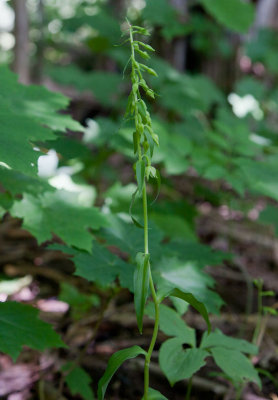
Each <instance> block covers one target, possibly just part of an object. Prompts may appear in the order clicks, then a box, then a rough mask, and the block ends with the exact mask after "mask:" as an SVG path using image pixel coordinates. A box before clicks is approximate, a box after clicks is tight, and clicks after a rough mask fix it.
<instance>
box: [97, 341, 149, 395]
mask: <svg viewBox="0 0 278 400" xmlns="http://www.w3.org/2000/svg"><path fill="white" fill-rule="evenodd" d="M140 354H142V355H144V356H145V355H146V352H145V350H143V349H142V348H141V347H139V346H133V347H129V348H128V349H124V350H120V351H117V352H116V353H114V354H113V355H112V356H111V358H110V359H109V361H108V365H107V368H106V371H105V373H104V375H103V376H102V378H101V380H100V381H99V384H98V400H103V399H104V396H105V392H106V389H107V386H108V384H109V382H110V380H111V379H112V377H113V375H114V374H115V372H116V371H117V369H118V368H119V367H120V366H121V365H122V363H123V362H124V361H126V360H129V359H130V358H135V357H137V356H139V355H140Z"/></svg>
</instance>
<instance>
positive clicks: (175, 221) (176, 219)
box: [150, 212, 196, 240]
mask: <svg viewBox="0 0 278 400" xmlns="http://www.w3.org/2000/svg"><path fill="white" fill-rule="evenodd" d="M150 218H151V220H152V221H153V222H154V223H155V224H156V225H157V226H158V227H159V228H160V229H161V230H162V231H164V233H165V236H167V237H169V238H171V239H172V238H183V239H186V240H194V239H195V238H196V236H195V232H193V229H192V227H191V226H190V225H189V223H188V222H187V221H186V219H185V218H181V217H180V216H177V215H167V218H165V213H163V214H162V213H161V214H160V213H157V212H152V213H151V214H150Z"/></svg>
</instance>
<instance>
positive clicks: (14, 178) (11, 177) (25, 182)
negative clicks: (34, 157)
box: [0, 167, 54, 196]
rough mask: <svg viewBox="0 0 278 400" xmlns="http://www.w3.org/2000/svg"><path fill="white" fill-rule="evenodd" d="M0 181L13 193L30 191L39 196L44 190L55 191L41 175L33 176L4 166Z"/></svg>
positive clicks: (0, 172) (0, 169)
mask: <svg viewBox="0 0 278 400" xmlns="http://www.w3.org/2000/svg"><path fill="white" fill-rule="evenodd" d="M0 182H1V185H2V186H3V187H4V188H5V189H6V190H7V191H8V192H10V193H11V194H12V195H16V194H21V193H30V194H32V195H33V196H37V195H38V194H41V193H43V192H53V191H54V188H53V187H52V186H50V185H49V184H48V183H47V182H46V181H44V180H43V179H40V178H39V177H31V176H28V175H24V174H22V173H21V172H18V171H14V170H12V169H7V168H3V167H0Z"/></svg>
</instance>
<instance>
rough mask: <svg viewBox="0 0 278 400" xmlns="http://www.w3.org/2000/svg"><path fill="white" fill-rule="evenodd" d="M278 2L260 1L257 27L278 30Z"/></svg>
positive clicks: (273, 0)
mask: <svg viewBox="0 0 278 400" xmlns="http://www.w3.org/2000/svg"><path fill="white" fill-rule="evenodd" d="M277 18H278V2H277V0H259V1H258V5H257V17H256V22H255V26H256V28H257V29H259V28H265V27H266V28H269V27H271V28H276V29H277V28H278V23H277Z"/></svg>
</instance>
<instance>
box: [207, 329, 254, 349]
mask: <svg viewBox="0 0 278 400" xmlns="http://www.w3.org/2000/svg"><path fill="white" fill-rule="evenodd" d="M200 347H201V348H203V349H207V348H211V347H224V348H227V349H231V350H237V351H240V352H243V353H248V354H257V353H258V347H257V346H255V345H254V344H252V343H249V342H247V341H246V340H243V339H236V338H233V337H230V336H226V335H224V334H223V333H222V332H221V331H219V330H216V331H215V332H211V333H210V334H209V335H208V334H207V332H205V333H204V336H203V338H202V342H201V346H200Z"/></svg>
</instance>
